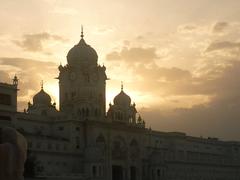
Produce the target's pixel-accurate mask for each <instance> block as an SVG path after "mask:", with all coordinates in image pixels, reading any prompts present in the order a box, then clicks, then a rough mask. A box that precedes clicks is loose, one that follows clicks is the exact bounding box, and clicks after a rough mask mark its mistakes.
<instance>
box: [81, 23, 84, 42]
mask: <svg viewBox="0 0 240 180" xmlns="http://www.w3.org/2000/svg"><path fill="white" fill-rule="evenodd" d="M83 37H84V35H83V25H81V39H83Z"/></svg>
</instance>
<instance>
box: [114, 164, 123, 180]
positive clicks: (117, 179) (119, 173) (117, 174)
mask: <svg viewBox="0 0 240 180" xmlns="http://www.w3.org/2000/svg"><path fill="white" fill-rule="evenodd" d="M112 180H123V168H122V166H117V165H113V166H112Z"/></svg>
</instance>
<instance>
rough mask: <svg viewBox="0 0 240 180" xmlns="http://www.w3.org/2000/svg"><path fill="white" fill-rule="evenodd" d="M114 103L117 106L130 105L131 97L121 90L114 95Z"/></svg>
mask: <svg viewBox="0 0 240 180" xmlns="http://www.w3.org/2000/svg"><path fill="white" fill-rule="evenodd" d="M113 102H114V104H116V105H119V106H123V107H124V106H130V104H131V98H130V97H129V96H128V95H127V94H126V93H125V92H124V91H123V90H121V92H120V93H119V94H118V95H117V96H115V98H114V100H113Z"/></svg>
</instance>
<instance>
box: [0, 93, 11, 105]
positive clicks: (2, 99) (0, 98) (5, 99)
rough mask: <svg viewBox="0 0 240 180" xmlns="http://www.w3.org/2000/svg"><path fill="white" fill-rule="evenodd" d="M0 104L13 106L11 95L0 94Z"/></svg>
mask: <svg viewBox="0 0 240 180" xmlns="http://www.w3.org/2000/svg"><path fill="white" fill-rule="evenodd" d="M0 104H3V105H8V106H10V105H11V96H10V95H9V94H3V93H0Z"/></svg>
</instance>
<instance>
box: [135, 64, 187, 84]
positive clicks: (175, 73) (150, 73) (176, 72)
mask: <svg viewBox="0 0 240 180" xmlns="http://www.w3.org/2000/svg"><path fill="white" fill-rule="evenodd" d="M134 72H135V73H136V74H138V75H142V78H143V80H146V81H148V80H150V79H153V80H155V81H156V82H159V81H179V80H185V79H191V73H190V72H189V71H187V70H183V69H180V68H176V67H172V68H165V67H159V66H157V65H156V64H154V65H152V66H148V67H146V66H144V65H139V66H137V68H136V69H135V71H134Z"/></svg>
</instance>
